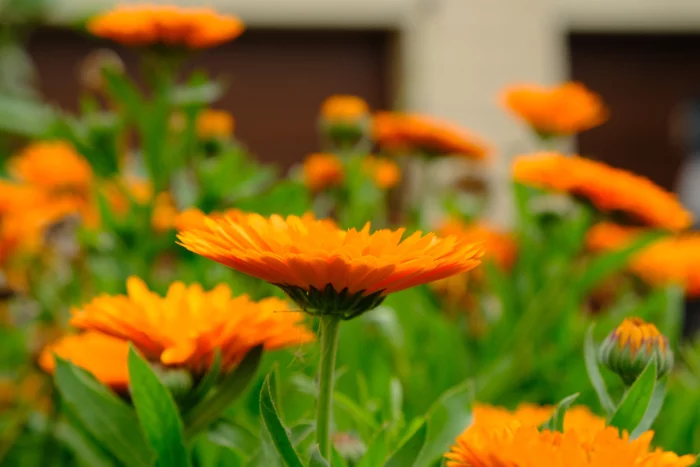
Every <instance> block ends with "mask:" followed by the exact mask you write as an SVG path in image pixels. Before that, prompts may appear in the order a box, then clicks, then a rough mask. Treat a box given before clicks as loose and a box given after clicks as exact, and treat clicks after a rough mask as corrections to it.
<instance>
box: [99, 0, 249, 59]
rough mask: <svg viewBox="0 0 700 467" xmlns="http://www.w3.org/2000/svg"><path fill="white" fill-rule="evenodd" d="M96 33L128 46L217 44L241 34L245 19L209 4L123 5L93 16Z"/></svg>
mask: <svg viewBox="0 0 700 467" xmlns="http://www.w3.org/2000/svg"><path fill="white" fill-rule="evenodd" d="M87 28H88V30H89V31H90V33H92V34H93V35H95V36H98V37H103V38H105V39H110V40H113V41H115V42H118V43H120V44H123V45H126V46H150V45H156V44H160V45H166V46H171V47H188V48H192V49H199V48H206V47H213V46H216V45H219V44H223V43H224V42H228V41H230V40H232V39H235V38H236V37H238V36H240V35H241V33H242V32H243V29H244V26H243V23H242V22H241V21H240V20H239V19H238V18H236V17H235V16H231V15H221V14H218V13H216V12H215V11H214V10H212V9H209V8H188V7H179V6H174V5H152V4H143V5H120V6H117V7H115V8H114V9H113V10H111V11H108V12H106V13H103V14H101V15H98V16H96V17H94V18H92V19H91V20H90V21H89V22H88V24H87Z"/></svg>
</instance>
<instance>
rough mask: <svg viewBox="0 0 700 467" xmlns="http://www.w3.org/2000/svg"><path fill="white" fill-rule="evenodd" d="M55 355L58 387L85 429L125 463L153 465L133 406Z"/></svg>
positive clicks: (150, 453) (151, 456) (140, 466)
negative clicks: (132, 408)
mask: <svg viewBox="0 0 700 467" xmlns="http://www.w3.org/2000/svg"><path fill="white" fill-rule="evenodd" d="M55 358H56V371H55V379H56V387H57V388H58V391H59V393H60V394H61V396H62V397H63V400H64V401H65V403H66V404H67V405H68V406H69V407H70V409H71V411H72V412H74V413H75V415H76V417H77V418H78V419H79V420H80V422H81V423H82V424H83V426H84V427H85V429H86V431H87V432H88V433H89V434H90V435H91V436H93V437H94V438H95V439H96V440H98V441H99V442H100V444H101V445H102V446H103V447H104V448H105V449H107V450H108V451H109V452H110V453H111V454H112V455H113V456H114V457H116V458H117V459H119V460H120V461H121V462H122V463H124V464H125V465H128V466H130V467H131V466H134V467H148V466H151V465H153V460H154V457H155V456H154V454H153V451H151V448H150V447H149V446H148V443H147V442H146V439H145V438H144V436H143V433H142V432H141V429H140V428H139V424H138V418H137V417H136V414H135V413H134V412H133V411H132V410H131V408H130V407H129V406H128V405H127V404H126V403H125V402H124V401H122V400H121V399H119V398H117V397H116V396H115V395H114V394H112V393H111V392H110V391H109V390H108V389H107V388H105V387H104V386H102V385H101V384H100V383H99V382H98V381H97V380H96V379H95V378H94V377H93V376H92V375H90V374H89V373H87V372H86V371H84V370H82V369H80V368H78V367H76V366H75V365H73V364H72V363H70V362H67V361H65V360H62V359H61V358H59V357H58V356H56V357H55Z"/></svg>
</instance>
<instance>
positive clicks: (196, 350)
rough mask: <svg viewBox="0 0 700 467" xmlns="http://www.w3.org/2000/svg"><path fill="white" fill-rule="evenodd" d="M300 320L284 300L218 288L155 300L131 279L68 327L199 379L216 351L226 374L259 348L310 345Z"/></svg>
mask: <svg viewBox="0 0 700 467" xmlns="http://www.w3.org/2000/svg"><path fill="white" fill-rule="evenodd" d="M303 319H304V316H303V315H302V314H301V313H297V312H292V311H290V310H289V308H288V306H287V303H286V302H285V301H283V300H280V299H277V298H268V299H265V300H261V301H259V302H255V301H253V300H251V299H250V298H248V296H246V295H242V296H240V297H232V296H231V291H230V289H229V288H228V287H227V286H226V285H223V284H222V285H219V286H217V287H216V288H214V289H213V290H211V291H209V292H207V291H204V290H203V289H202V287H201V286H200V285H199V284H194V285H190V286H187V285H185V284H183V283H182V282H175V283H173V284H172V285H171V286H170V288H169V289H168V292H167V294H166V295H165V296H164V297H160V296H159V295H156V294H155V293H153V292H151V291H150V290H148V287H146V284H145V283H144V282H143V281H142V280H141V279H139V278H137V277H130V278H129V280H128V281H127V295H115V296H109V295H102V296H99V297H97V298H95V299H93V300H92V301H91V302H90V303H88V304H86V305H84V306H83V307H82V308H81V309H73V311H72V319H71V324H72V325H73V326H75V327H77V328H79V329H85V330H93V331H98V332H102V333H104V334H107V335H110V336H113V337H117V338H119V339H123V340H126V341H131V342H132V343H133V344H134V345H135V346H136V347H137V348H138V349H139V350H140V351H141V352H142V353H143V354H144V356H145V357H146V358H147V359H149V360H151V361H155V362H160V363H162V364H163V365H166V366H172V367H185V368H188V369H189V370H190V371H192V372H194V373H204V372H206V371H207V370H208V368H209V366H210V365H211V363H212V362H213V359H214V355H215V352H216V351H217V349H219V350H220V352H221V357H222V368H224V369H225V370H230V369H231V368H233V367H234V366H236V365H237V364H238V363H240V361H241V360H242V359H243V358H244V357H245V355H246V354H247V353H248V352H249V351H250V350H251V349H253V348H254V347H256V346H258V345H263V346H264V348H265V349H267V350H273V349H279V348H283V347H290V346H295V345H299V344H303V343H306V342H310V341H312V340H313V339H314V337H315V336H314V334H313V333H311V332H310V331H308V330H307V329H306V328H305V327H304V326H303V325H302V324H301V322H302V321H303Z"/></svg>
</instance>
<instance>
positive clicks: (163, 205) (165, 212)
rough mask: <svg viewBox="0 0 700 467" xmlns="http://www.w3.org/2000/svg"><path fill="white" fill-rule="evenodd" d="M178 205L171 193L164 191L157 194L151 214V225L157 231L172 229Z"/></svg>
mask: <svg viewBox="0 0 700 467" xmlns="http://www.w3.org/2000/svg"><path fill="white" fill-rule="evenodd" d="M176 216H177V207H176V206H175V202H174V201H173V197H172V196H171V195H170V193H167V192H163V193H158V195H156V199H155V202H154V204H153V213H152V214H151V226H152V227H153V230H155V231H156V232H165V231H168V230H171V229H172V228H173V227H174V225H175V217H176Z"/></svg>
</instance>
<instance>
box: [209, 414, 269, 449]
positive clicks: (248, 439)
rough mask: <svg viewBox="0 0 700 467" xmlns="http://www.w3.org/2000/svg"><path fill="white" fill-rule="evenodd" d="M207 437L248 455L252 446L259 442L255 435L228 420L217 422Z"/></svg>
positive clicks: (220, 444)
mask: <svg viewBox="0 0 700 467" xmlns="http://www.w3.org/2000/svg"><path fill="white" fill-rule="evenodd" d="M207 437H208V438H209V440H210V441H211V442H212V443H214V444H217V445H219V446H223V447H226V448H227V449H230V450H232V451H235V452H238V453H241V454H244V455H247V454H248V450H249V449H250V447H251V446H255V444H256V443H257V439H256V437H255V435H253V434H252V433H250V432H249V431H248V430H247V429H245V428H244V427H242V426H239V425H235V424H233V423H232V422H230V421H228V420H222V421H220V422H217V423H215V424H214V426H213V427H211V428H210V429H209V431H208V432H207Z"/></svg>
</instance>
